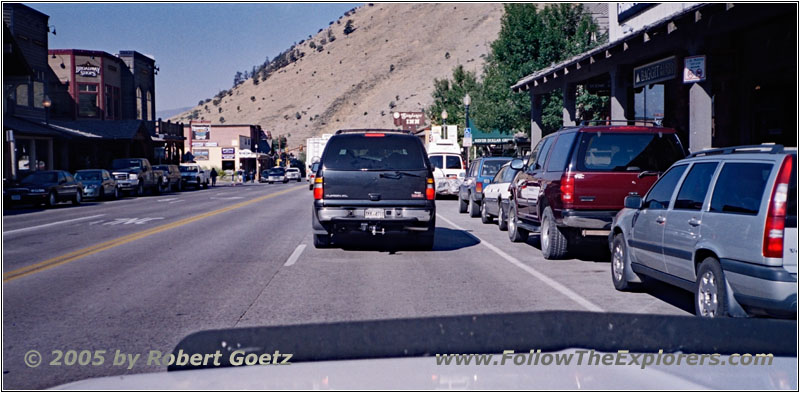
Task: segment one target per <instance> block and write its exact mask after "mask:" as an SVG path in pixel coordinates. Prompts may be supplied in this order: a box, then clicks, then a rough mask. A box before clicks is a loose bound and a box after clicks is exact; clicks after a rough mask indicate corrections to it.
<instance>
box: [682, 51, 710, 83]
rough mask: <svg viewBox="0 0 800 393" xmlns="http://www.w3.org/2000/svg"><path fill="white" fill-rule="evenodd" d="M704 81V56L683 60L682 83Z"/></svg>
mask: <svg viewBox="0 0 800 393" xmlns="http://www.w3.org/2000/svg"><path fill="white" fill-rule="evenodd" d="M704 80H706V56H705V55H701V56H690V57H686V58H684V59H683V83H695V82H702V81H704Z"/></svg>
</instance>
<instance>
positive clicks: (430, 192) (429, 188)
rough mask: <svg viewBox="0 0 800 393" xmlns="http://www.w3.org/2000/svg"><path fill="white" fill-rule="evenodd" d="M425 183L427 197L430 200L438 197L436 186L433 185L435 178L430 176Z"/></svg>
mask: <svg viewBox="0 0 800 393" xmlns="http://www.w3.org/2000/svg"><path fill="white" fill-rule="evenodd" d="M425 183H426V184H425V198H426V199H427V200H429V201H432V200H434V199H436V188H434V187H433V178H432V177H429V178H428V180H426V182H425Z"/></svg>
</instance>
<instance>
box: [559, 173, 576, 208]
mask: <svg viewBox="0 0 800 393" xmlns="http://www.w3.org/2000/svg"><path fill="white" fill-rule="evenodd" d="M574 201H575V175H574V174H573V173H571V172H567V173H565V174H563V175H561V203H562V204H564V208H565V209H570V208H572V203H573V202H574Z"/></svg>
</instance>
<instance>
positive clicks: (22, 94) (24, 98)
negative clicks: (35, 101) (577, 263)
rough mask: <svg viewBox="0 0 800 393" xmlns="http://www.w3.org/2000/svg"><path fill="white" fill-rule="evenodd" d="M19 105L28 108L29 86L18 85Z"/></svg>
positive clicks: (25, 84)
mask: <svg viewBox="0 0 800 393" xmlns="http://www.w3.org/2000/svg"><path fill="white" fill-rule="evenodd" d="M17 105H19V106H28V84H27V83H20V84H19V85H17Z"/></svg>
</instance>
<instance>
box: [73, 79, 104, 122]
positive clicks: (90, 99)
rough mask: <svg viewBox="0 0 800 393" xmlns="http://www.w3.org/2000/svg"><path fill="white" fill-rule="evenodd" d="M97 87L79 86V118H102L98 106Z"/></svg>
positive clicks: (90, 85)
mask: <svg viewBox="0 0 800 393" xmlns="http://www.w3.org/2000/svg"><path fill="white" fill-rule="evenodd" d="M97 89H98V88H97V85H95V84H88V83H80V84H78V116H80V117H100V108H99V107H98V105H97Z"/></svg>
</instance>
